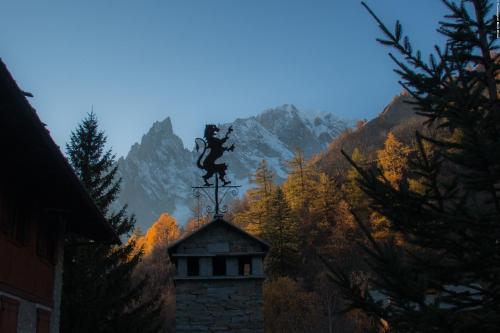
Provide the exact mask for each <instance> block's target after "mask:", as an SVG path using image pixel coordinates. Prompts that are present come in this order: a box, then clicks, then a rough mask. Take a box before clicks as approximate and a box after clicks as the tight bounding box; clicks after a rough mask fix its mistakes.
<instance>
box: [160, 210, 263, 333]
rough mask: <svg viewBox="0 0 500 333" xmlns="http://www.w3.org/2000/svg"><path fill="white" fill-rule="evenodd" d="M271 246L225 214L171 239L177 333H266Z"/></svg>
mask: <svg viewBox="0 0 500 333" xmlns="http://www.w3.org/2000/svg"><path fill="white" fill-rule="evenodd" d="M268 250H269V245H268V244H267V243H265V242H263V241H262V240H260V239H258V238H256V237H254V236H252V235H250V234H248V233H247V232H245V231H244V230H242V229H240V228H238V227H237V226H235V225H234V224H232V223H229V222H227V221H225V220H223V219H222V218H216V219H214V220H213V221H212V222H210V223H208V224H205V225H203V226H202V227H201V228H200V229H198V230H196V231H194V232H192V233H191V234H188V235H187V236H186V237H184V238H182V239H180V240H179V241H177V242H175V243H173V244H172V245H171V246H170V247H169V248H168V252H169V255H170V258H171V260H172V262H173V263H174V264H175V266H176V276H175V278H174V282H175V290H176V332H177V333H188V332H189V333H193V332H227V333H229V332H234V333H238V332H245V333H254V332H261V333H262V332H264V324H263V316H262V282H263V280H264V270H263V260H264V257H265V256H266V253H267V251H268Z"/></svg>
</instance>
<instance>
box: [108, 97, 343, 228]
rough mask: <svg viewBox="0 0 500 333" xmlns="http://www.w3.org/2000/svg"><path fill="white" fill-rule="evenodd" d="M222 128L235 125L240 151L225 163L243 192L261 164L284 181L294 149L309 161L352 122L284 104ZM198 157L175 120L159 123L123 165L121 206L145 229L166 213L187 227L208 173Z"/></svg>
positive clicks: (232, 139)
mask: <svg viewBox="0 0 500 333" xmlns="http://www.w3.org/2000/svg"><path fill="white" fill-rule="evenodd" d="M218 126H219V127H220V128H221V135H223V134H225V132H226V130H227V129H228V128H229V126H233V133H232V135H231V136H230V140H229V141H228V144H229V145H230V144H232V143H234V144H235V146H236V149H235V151H234V152H228V153H226V154H225V155H224V156H223V158H222V159H221V161H223V162H226V163H228V165H229V166H230V167H229V172H228V179H229V180H231V181H232V182H233V184H238V185H242V188H241V194H243V193H244V192H245V191H246V189H247V188H248V187H249V178H250V176H251V175H252V174H253V173H254V171H255V168H256V167H257V165H258V163H259V162H260V161H261V160H263V159H265V160H267V161H268V163H269V166H270V168H272V169H273V170H274V171H275V172H276V175H277V181H278V182H281V181H283V180H284V179H285V177H286V161H287V160H289V159H290V158H292V157H293V154H294V149H296V148H299V149H301V150H303V151H304V153H305V155H306V156H307V157H308V158H309V157H311V156H312V155H314V154H318V153H319V152H321V151H322V150H324V149H326V148H327V146H328V143H329V141H331V139H332V138H334V137H335V136H337V135H338V133H341V132H342V131H344V130H345V129H346V128H348V126H349V123H348V122H347V121H345V120H341V119H339V118H338V117H336V116H334V115H333V114H331V113H327V112H316V113H305V112H303V111H300V110H298V109H297V108H296V107H295V106H294V105H293V104H284V105H282V106H279V107H275V108H270V109H267V110H264V111H262V112H260V113H259V114H258V115H256V116H251V117H248V118H238V119H236V120H234V121H233V122H230V123H225V124H220V125H218ZM197 156H198V155H197V154H196V153H195V151H194V148H193V150H189V149H187V148H186V147H185V145H184V142H183V141H182V139H181V138H180V137H179V136H178V135H176V134H175V132H174V131H173V127H172V120H171V119H170V117H166V118H164V120H162V121H156V122H154V123H153V125H152V126H151V128H150V129H149V130H148V132H147V133H146V134H144V135H143V136H142V138H141V141H140V142H137V143H135V144H133V145H132V147H131V149H130V151H129V152H128V153H127V155H126V156H125V157H121V158H120V159H119V160H118V162H117V164H118V173H119V176H120V177H122V191H121V194H120V198H119V200H118V202H117V204H118V205H123V204H128V206H129V209H130V211H131V212H133V213H135V215H136V217H137V221H138V226H140V227H141V229H143V230H146V229H147V228H148V227H149V226H150V225H151V224H152V223H153V222H154V221H156V220H157V218H158V216H160V214H161V213H164V212H168V213H169V214H171V215H173V216H175V217H176V218H177V219H178V220H180V221H179V222H180V223H181V224H185V223H186V222H187V217H188V216H189V215H190V205H192V204H193V198H192V189H191V186H193V185H196V184H198V183H200V185H201V177H200V176H201V175H202V173H203V172H202V170H200V169H198V168H197V167H196V165H195V160H196V158H197Z"/></svg>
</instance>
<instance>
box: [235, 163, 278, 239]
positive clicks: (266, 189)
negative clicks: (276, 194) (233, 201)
mask: <svg viewBox="0 0 500 333" xmlns="http://www.w3.org/2000/svg"><path fill="white" fill-rule="evenodd" d="M274 177H275V173H274V171H273V170H271V169H269V166H268V165H267V162H266V161H265V160H262V161H261V162H260V163H259V165H258V167H257V169H256V170H255V175H254V176H253V177H252V178H251V179H250V183H251V184H253V186H254V187H253V188H251V189H250V190H248V192H247V199H248V204H249V206H248V209H246V210H244V211H241V212H238V213H237V214H235V222H236V223H237V224H239V225H242V226H244V228H245V229H246V230H247V231H248V232H250V233H252V234H254V235H257V236H260V235H261V234H262V226H263V224H264V222H265V220H266V218H267V215H268V214H269V211H270V205H271V203H270V202H271V196H272V194H273V191H274V190H275V187H276V184H274Z"/></svg>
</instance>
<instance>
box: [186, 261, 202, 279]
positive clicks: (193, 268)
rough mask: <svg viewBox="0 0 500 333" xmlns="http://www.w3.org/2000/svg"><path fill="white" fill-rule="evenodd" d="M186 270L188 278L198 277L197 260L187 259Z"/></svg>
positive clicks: (198, 266)
mask: <svg viewBox="0 0 500 333" xmlns="http://www.w3.org/2000/svg"><path fill="white" fill-rule="evenodd" d="M187 269H188V276H198V275H200V264H199V259H198V258H194V257H188V258H187Z"/></svg>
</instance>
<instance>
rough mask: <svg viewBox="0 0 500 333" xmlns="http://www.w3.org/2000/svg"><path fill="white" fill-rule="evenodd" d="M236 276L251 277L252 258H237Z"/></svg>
mask: <svg viewBox="0 0 500 333" xmlns="http://www.w3.org/2000/svg"><path fill="white" fill-rule="evenodd" d="M238 274H239V275H243V276H248V275H252V257H248V256H246V257H238Z"/></svg>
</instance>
